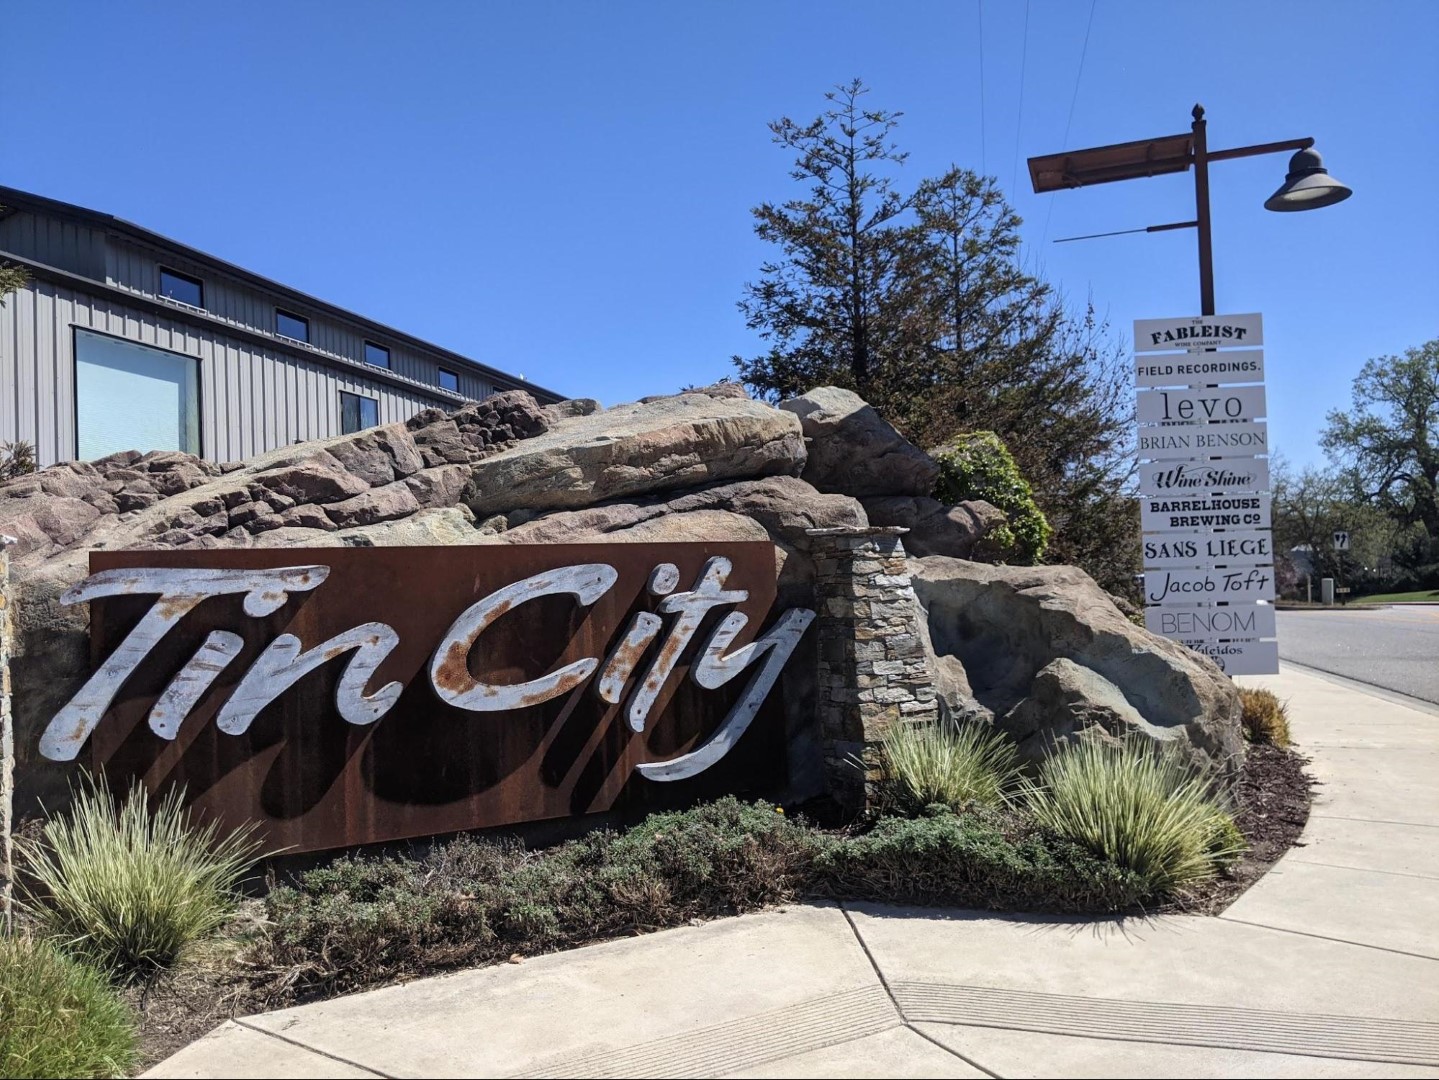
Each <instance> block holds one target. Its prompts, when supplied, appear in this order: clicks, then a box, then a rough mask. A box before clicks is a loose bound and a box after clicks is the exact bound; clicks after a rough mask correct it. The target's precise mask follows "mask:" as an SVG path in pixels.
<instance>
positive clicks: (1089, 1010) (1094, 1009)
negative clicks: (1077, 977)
mask: <svg viewBox="0 0 1439 1080" xmlns="http://www.w3.org/2000/svg"><path fill="white" fill-rule="evenodd" d="M894 992H895V999H896V1000H897V1001H898V1002H899V1003H900V1007H901V1010H902V1011H903V1013H904V1015H905V1016H906V1018H908V1019H909V1020H911V1021H914V1022H926V1021H927V1022H930V1023H938V1024H958V1025H966V1026H970V1027H989V1028H1003V1029H1006V1030H1014V1031H1035V1032H1044V1033H1046V1034H1052V1035H1068V1036H1073V1037H1079V1038H1092V1039H1109V1040H1113V1041H1118V1042H1140V1043H1158V1044H1167V1045H1177V1046H1207V1047H1214V1048H1219V1049H1229V1050H1248V1051H1254V1052H1259V1053H1269V1054H1295V1055H1303V1056H1307V1057H1324V1058H1338V1059H1342V1060H1348V1061H1376V1062H1386V1063H1394V1064H1405V1065H1430V1066H1434V1065H1439V1024H1435V1023H1426V1022H1422V1021H1405V1020H1386V1019H1381V1018H1377V1017H1365V1016H1331V1015H1324V1014H1314V1013H1284V1012H1267V1011H1264V1010H1259V1009H1248V1008H1236V1007H1233V1006H1228V1005H1186V1004H1180V1003H1177V1002H1151V1001H1127V1000H1123V999H1117V998H1090V997H1077V996H1073V995H1068V994H1047V993H1038V992H1034V991H1028V990H1001V989H997V988H994V987H983V986H953V985H949V984H947V983H925V982H898V983H895V984H894Z"/></svg>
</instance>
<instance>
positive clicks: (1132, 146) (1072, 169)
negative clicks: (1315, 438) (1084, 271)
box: [1029, 105, 1353, 315]
mask: <svg viewBox="0 0 1439 1080" xmlns="http://www.w3.org/2000/svg"><path fill="white" fill-rule="evenodd" d="M1191 115H1192V116H1193V118H1194V122H1193V123H1192V124H1191V125H1190V129H1189V131H1188V133H1186V134H1180V135H1161V136H1159V137H1157V138H1153V139H1138V140H1136V141H1134V142H1127V143H1115V144H1113V145H1111V146H1096V147H1092V148H1090V149H1088V150H1069V151H1064V152H1062V153H1058V154H1046V155H1044V156H1042V157H1032V158H1030V159H1029V177H1030V180H1031V181H1032V182H1033V184H1034V192H1035V194H1036V195H1042V194H1044V193H1045V192H1049V191H1059V190H1062V189H1064V188H1076V187H1085V186H1087V185H1090V184H1107V183H1112V182H1113V181H1116V180H1137V179H1139V178H1141V177H1145V176H1161V175H1163V174H1165V173H1178V172H1185V171H1187V170H1188V169H1190V168H1193V169H1194V220H1193V221H1175V222H1170V223H1169V224H1166V225H1149V226H1147V227H1145V228H1143V229H1123V230H1120V232H1168V231H1169V230H1171V229H1194V230H1195V231H1196V232H1197V234H1198V238H1199V305H1200V314H1201V315H1213V314H1215V309H1214V250H1213V244H1212V240H1211V235H1210V217H1209V163H1210V162H1211V161H1229V160H1230V159H1232V158H1242V157H1257V156H1258V155H1260V154H1278V153H1283V152H1284V151H1294V152H1295V153H1294V156H1293V157H1291V158H1290V159H1289V173H1288V175H1287V176H1286V177H1285V178H1284V183H1283V184H1281V185H1280V186H1279V189H1278V190H1277V191H1276V192H1275V193H1274V194H1273V195H1271V196H1270V197H1269V198H1268V199H1266V200H1265V202H1264V208H1265V209H1266V210H1277V211H1290V210H1317V209H1319V208H1320V207H1324V206H1333V205H1334V204H1335V203H1337V202H1343V201H1344V200H1345V199H1347V198H1349V196H1350V195H1352V194H1353V192H1352V191H1350V189H1349V188H1348V187H1346V186H1345V185H1343V184H1341V183H1340V182H1339V181H1338V180H1336V179H1334V178H1333V177H1332V176H1330V175H1329V173H1328V171H1327V170H1326V169H1325V168H1324V161H1323V159H1322V158H1321V157H1320V156H1319V152H1318V151H1316V150H1315V149H1314V140H1313V139H1309V138H1305V139H1286V140H1284V141H1282V142H1271V143H1258V144H1256V145H1254V146H1237V147H1234V148H1232V149H1229V150H1215V151H1210V149H1209V136H1208V132H1207V130H1206V121H1205V119H1204V106H1202V105H1196V106H1194V111H1193V113H1192V114H1191ZM1094 235H1097V236H1115V235H1118V233H1096V234H1094ZM1070 239H1075V240H1085V239H1089V237H1071V238H1070Z"/></svg>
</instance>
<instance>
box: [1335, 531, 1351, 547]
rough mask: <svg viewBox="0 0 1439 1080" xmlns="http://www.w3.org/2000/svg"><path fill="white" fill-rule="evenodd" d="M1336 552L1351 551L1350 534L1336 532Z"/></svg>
mask: <svg viewBox="0 0 1439 1080" xmlns="http://www.w3.org/2000/svg"><path fill="white" fill-rule="evenodd" d="M1334 550H1335V551H1348V550H1349V534H1348V533H1347V532H1335V534H1334Z"/></svg>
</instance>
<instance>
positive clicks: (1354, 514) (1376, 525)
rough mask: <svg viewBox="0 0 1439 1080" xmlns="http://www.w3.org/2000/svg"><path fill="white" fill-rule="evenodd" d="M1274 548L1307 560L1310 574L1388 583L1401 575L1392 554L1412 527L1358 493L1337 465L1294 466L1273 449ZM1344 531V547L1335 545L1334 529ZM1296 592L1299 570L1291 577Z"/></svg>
mask: <svg viewBox="0 0 1439 1080" xmlns="http://www.w3.org/2000/svg"><path fill="white" fill-rule="evenodd" d="M1270 479H1271V490H1272V495H1271V498H1272V503H1273V507H1274V511H1273V513H1274V517H1273V521H1274V528H1273V533H1274V551H1275V555H1276V557H1277V558H1278V559H1279V560H1281V561H1285V560H1287V561H1290V562H1293V563H1295V564H1296V565H1298V564H1299V563H1307V564H1308V565H1309V566H1310V567H1311V568H1312V571H1311V572H1312V574H1313V576H1314V578H1315V581H1314V588H1315V589H1316V590H1317V589H1318V579H1319V578H1324V577H1332V578H1336V579H1338V580H1340V581H1343V582H1345V583H1346V584H1350V585H1355V586H1358V587H1375V588H1377V587H1382V586H1387V585H1389V584H1391V583H1392V582H1394V581H1395V580H1397V579H1398V578H1399V577H1401V576H1402V570H1401V569H1400V568H1398V567H1396V565H1395V562H1396V560H1395V556H1396V554H1400V553H1402V552H1403V551H1404V550H1405V549H1406V547H1407V545H1408V544H1410V543H1412V535H1409V534H1412V531H1413V530H1412V529H1411V528H1409V527H1406V526H1404V525H1401V524H1399V523H1397V522H1396V521H1394V520H1393V519H1392V518H1391V517H1389V515H1387V514H1386V513H1384V512H1383V510H1381V509H1380V508H1379V507H1378V506H1376V505H1375V504H1374V503H1373V502H1371V501H1369V500H1366V499H1364V498H1362V497H1357V496H1356V494H1355V492H1354V490H1353V487H1352V485H1351V483H1350V481H1349V479H1348V478H1347V477H1345V476H1344V474H1343V473H1341V472H1340V471H1339V470H1337V469H1332V468H1330V469H1317V468H1314V467H1312V466H1311V467H1308V468H1304V469H1299V470H1295V469H1294V468H1292V467H1291V466H1290V465H1289V463H1288V462H1287V461H1285V460H1284V459H1283V458H1282V457H1280V456H1278V455H1276V456H1275V457H1274V459H1273V460H1272V462H1271V465H1270ZM1336 532H1347V533H1348V534H1349V537H1350V548H1349V550H1348V551H1344V552H1341V551H1336V550H1335V549H1334V534H1335V533H1336ZM1291 584H1292V587H1293V588H1294V589H1296V590H1297V591H1298V592H1299V593H1300V594H1301V595H1302V593H1303V578H1302V573H1301V574H1299V575H1298V577H1296V579H1295V580H1294V581H1293V582H1292V583H1291Z"/></svg>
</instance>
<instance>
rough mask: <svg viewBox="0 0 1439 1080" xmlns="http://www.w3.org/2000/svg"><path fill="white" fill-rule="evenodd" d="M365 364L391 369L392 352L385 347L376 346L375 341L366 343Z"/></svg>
mask: <svg viewBox="0 0 1439 1080" xmlns="http://www.w3.org/2000/svg"><path fill="white" fill-rule="evenodd" d="M365 363H367V364H374V365H375V367H382V368H387V367H389V366H390V350H389V349H387V348H385V347H384V346H383V345H376V344H375V343H374V342H373V341H367V342H365Z"/></svg>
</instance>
